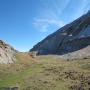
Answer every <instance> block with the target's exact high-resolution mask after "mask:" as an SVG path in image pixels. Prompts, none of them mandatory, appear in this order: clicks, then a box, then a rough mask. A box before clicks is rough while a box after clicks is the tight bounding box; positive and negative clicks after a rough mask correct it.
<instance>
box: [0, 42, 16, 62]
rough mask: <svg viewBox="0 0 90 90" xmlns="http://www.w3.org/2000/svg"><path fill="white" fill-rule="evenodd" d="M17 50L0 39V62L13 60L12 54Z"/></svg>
mask: <svg viewBox="0 0 90 90" xmlns="http://www.w3.org/2000/svg"><path fill="white" fill-rule="evenodd" d="M16 52H17V51H16V50H15V49H14V48H12V47H11V46H10V45H8V44H6V43H5V42H3V41H2V40H0V64H10V63H14V62H15V60H16V59H15V57H14V54H15V53H16Z"/></svg>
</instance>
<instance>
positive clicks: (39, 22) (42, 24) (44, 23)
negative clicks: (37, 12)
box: [33, 18, 65, 32]
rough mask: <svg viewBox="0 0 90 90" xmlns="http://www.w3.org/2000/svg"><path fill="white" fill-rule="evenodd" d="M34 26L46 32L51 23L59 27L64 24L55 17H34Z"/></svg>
mask: <svg viewBox="0 0 90 90" xmlns="http://www.w3.org/2000/svg"><path fill="white" fill-rule="evenodd" d="M33 24H34V26H35V27H36V28H37V29H38V30H39V31H41V32H47V31H48V30H49V27H52V25H55V26H56V27H58V28H60V27H62V26H64V25H65V24H64V23H63V22H62V21H60V20H57V19H48V18H47V19H43V18H42V19H41V18H40V19H39V18H35V19H34V23H33Z"/></svg>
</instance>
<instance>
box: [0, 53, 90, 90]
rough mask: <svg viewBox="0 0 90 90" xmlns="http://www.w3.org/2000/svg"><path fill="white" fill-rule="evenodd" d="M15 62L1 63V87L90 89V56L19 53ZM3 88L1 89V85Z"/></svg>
mask: <svg viewBox="0 0 90 90" xmlns="http://www.w3.org/2000/svg"><path fill="white" fill-rule="evenodd" d="M16 58H17V59H18V61H17V62H16V64H9V65H0V88H2V87H18V88H19V90H90V60H89V59H85V60H73V61H65V60H61V59H60V58H59V57H58V56H38V57H36V58H30V57H29V56H28V55H25V54H24V55H23V54H17V55H16ZM0 90H2V89H0Z"/></svg>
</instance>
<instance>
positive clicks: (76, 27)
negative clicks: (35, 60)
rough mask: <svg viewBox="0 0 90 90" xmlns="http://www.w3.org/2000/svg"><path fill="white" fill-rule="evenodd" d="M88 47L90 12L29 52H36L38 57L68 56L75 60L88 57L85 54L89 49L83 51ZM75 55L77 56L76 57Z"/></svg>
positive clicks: (89, 40) (89, 43) (89, 39)
mask: <svg viewBox="0 0 90 90" xmlns="http://www.w3.org/2000/svg"><path fill="white" fill-rule="evenodd" d="M89 45H90V10H89V11H88V13H87V14H85V15H83V16H81V17H80V18H78V19H76V20H75V21H73V22H72V23H70V24H67V25H66V26H64V27H62V28H60V29H59V30H57V31H56V32H54V33H53V34H51V35H49V36H48V37H46V38H45V39H44V40H42V41H41V42H39V43H38V44H37V45H35V46H34V47H33V48H32V49H31V50H30V51H37V54H38V55H48V54H56V55H62V56H63V55H67V56H68V55H69V56H71V57H74V58H76V57H84V56H86V55H87V56H89V53H87V52H88V51H89V49H90V48H88V49H87V50H88V51H86V50H85V48H87V47H89ZM83 49H84V52H83ZM80 50H81V52H80ZM78 51H79V52H78ZM85 52H86V53H85ZM73 53H74V54H73ZM76 53H79V54H78V55H77V56H76ZM72 54H73V56H72ZM71 57H70V58H71Z"/></svg>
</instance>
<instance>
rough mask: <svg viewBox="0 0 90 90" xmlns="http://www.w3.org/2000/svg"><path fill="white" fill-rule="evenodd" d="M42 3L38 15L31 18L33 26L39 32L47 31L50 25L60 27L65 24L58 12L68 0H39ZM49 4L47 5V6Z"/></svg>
mask: <svg viewBox="0 0 90 90" xmlns="http://www.w3.org/2000/svg"><path fill="white" fill-rule="evenodd" d="M40 1H41V3H42V8H43V9H42V10H41V11H40V12H39V15H38V16H36V17H35V18H34V20H33V25H34V27H35V28H36V29H37V30H38V31H40V32H47V31H49V30H51V29H50V28H51V27H52V26H55V27H57V28H60V27H62V26H64V25H65V22H63V21H62V19H61V18H60V14H61V13H62V12H63V10H64V9H65V7H67V5H68V3H69V1H70V0H64V1H62V3H61V2H60V0H52V1H49V0H45V1H43V0H40ZM48 4H49V7H48ZM50 4H51V5H50Z"/></svg>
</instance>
